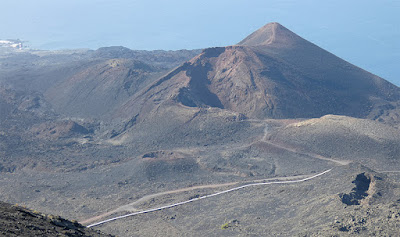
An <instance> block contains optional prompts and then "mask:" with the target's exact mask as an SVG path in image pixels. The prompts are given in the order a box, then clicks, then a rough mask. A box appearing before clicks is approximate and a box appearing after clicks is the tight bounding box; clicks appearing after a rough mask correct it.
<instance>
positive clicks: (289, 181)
mask: <svg viewBox="0 0 400 237" xmlns="http://www.w3.org/2000/svg"><path fill="white" fill-rule="evenodd" d="M331 170H332V169H329V170H325V171H323V172H321V173H318V174H316V175H313V176H310V177H307V178H303V179H295V180H287V181H272V182H261V183H251V184H246V185H242V186H239V187H236V188H231V189H228V190H225V191H221V192H217V193H213V194H209V195H205V196H201V197H198V198H193V199H190V200H187V201H183V202H178V203H174V204H170V205H166V206H161V207H157V208H153V209H149V210H144V211H138V212H134V213H129V214H126V215H122V216H117V217H114V218H110V219H107V220H103V221H100V222H97V223H93V224H90V225H88V226H87V227H94V226H98V225H101V224H104V223H107V222H111V221H115V220H119V219H122V218H126V217H130V216H136V215H140V214H145V213H150V212H155V211H160V210H164V209H167V208H172V207H176V206H180V205H183V204H187V203H191V202H195V201H199V200H202V199H205V198H211V197H214V196H218V195H221V194H225V193H229V192H233V191H236V190H239V189H243V188H246V187H252V186H260V185H270V184H293V183H300V182H305V181H308V180H310V179H314V178H317V177H319V176H321V175H324V174H326V173H328V172H330V171H331ZM284 178H287V177H284ZM276 179H279V178H276Z"/></svg>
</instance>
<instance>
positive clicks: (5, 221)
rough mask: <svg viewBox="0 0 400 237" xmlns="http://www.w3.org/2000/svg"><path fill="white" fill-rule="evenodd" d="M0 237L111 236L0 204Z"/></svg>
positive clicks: (37, 213)
mask: <svg viewBox="0 0 400 237" xmlns="http://www.w3.org/2000/svg"><path fill="white" fill-rule="evenodd" d="M0 235H1V236H10V237H11V236H27V237H28V236H49V237H50V236H82V237H84V236H92V237H101V236H110V237H111V236H112V235H107V234H103V233H101V232H99V231H95V230H92V229H88V228H85V227H84V226H82V225H81V224H79V223H78V222H71V221H68V220H66V219H63V218H61V217H59V216H52V215H45V214H42V213H39V212H36V211H31V210H29V209H26V208H24V207H20V206H13V205H11V204H8V203H4V202H0Z"/></svg>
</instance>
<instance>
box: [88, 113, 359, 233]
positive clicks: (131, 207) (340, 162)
mask: <svg viewBox="0 0 400 237" xmlns="http://www.w3.org/2000/svg"><path fill="white" fill-rule="evenodd" d="M249 122H262V123H264V125H265V127H264V134H263V136H262V138H260V139H259V140H257V141H255V142H252V143H250V144H247V145H246V146H250V145H252V144H254V143H256V142H262V143H266V144H268V145H271V146H274V147H277V148H279V149H283V150H286V151H289V152H292V153H296V154H300V155H305V156H308V157H311V158H314V159H319V160H324V161H329V162H333V163H336V164H338V165H340V166H342V165H347V164H349V163H350V162H351V161H348V160H337V159H332V158H328V157H324V156H321V155H318V154H313V153H306V152H301V151H298V150H296V149H295V148H290V147H287V146H284V145H282V144H275V143H272V142H271V141H268V140H267V137H268V130H269V125H268V123H267V122H266V121H265V120H255V119H252V120H249ZM329 171H330V170H328V171H324V172H322V173H320V174H317V175H314V176H311V178H314V177H318V176H320V175H322V174H324V173H326V172H329ZM299 177H300V176H292V177H280V178H271V179H262V180H253V181H249V182H258V181H262V182H260V183H252V184H247V185H243V186H240V187H236V188H232V189H229V190H225V191H222V192H218V193H215V194H210V195H206V196H203V197H199V198H194V199H191V200H188V201H185V202H181V203H175V204H171V205H168V206H164V207H160V208H155V209H150V210H145V211H139V210H137V209H136V208H134V206H135V205H138V204H139V203H142V202H144V201H146V200H149V199H151V198H155V197H159V196H162V195H167V194H175V193H180V192H185V191H192V190H195V189H205V188H219V187H226V186H232V185H237V184H239V182H231V183H222V184H210V185H200V186H193V187H188V188H182V189H176V190H171V191H165V192H160V193H155V194H150V195H146V196H144V197H142V198H140V199H138V200H136V201H135V202H132V203H129V204H126V205H123V206H120V207H118V208H116V209H114V210H111V211H109V212H106V213H103V214H101V215H98V216H95V217H92V218H89V219H86V220H83V221H81V223H82V224H89V223H93V222H95V221H98V220H101V219H103V218H106V217H108V216H110V215H113V214H115V213H118V212H123V211H136V212H133V213H130V214H127V215H123V216H118V217H114V218H110V219H107V220H104V221H101V222H97V223H93V224H91V225H88V227H92V226H96V225H100V224H103V223H106V222H109V221H113V220H117V219H121V218H125V217H128V216H133V215H138V214H143V213H148V212H153V211H158V210H162V209H166V208H170V207H174V206H178V205H182V204H185V203H189V202H193V201H196V200H200V199H204V198H207V197H212V196H216V195H220V194H223V193H227V192H231V191H234V190H238V189H241V188H244V187H248V186H254V185H265V184H274V183H285V182H288V183H290V182H302V180H303V179H300V180H289V181H276V182H269V183H266V181H268V180H283V179H286V180H287V179H288V178H299ZM301 177H304V175H303V176H301ZM304 179H305V180H304V181H306V180H308V179H310V177H307V178H304ZM242 183H243V182H242Z"/></svg>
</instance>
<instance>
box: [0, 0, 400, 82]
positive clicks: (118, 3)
mask: <svg viewBox="0 0 400 237" xmlns="http://www.w3.org/2000/svg"><path fill="white" fill-rule="evenodd" d="M399 12H400V0H363V1H361V0H352V1H348V0H347V1H344V0H335V1H331V0H324V1H321V0H301V1H299V0H202V1H199V0H196V1H194V0H35V1H33V0H3V1H1V2H0V39H21V40H25V41H28V43H27V44H28V45H30V47H31V48H37V49H72V48H91V49H97V48H99V47H104V46H113V45H121V46H125V47H128V48H131V49H145V50H154V49H164V50H177V49H199V48H207V47H214V46H227V45H233V44H235V43H237V42H239V41H241V40H242V39H243V38H245V37H246V36H247V35H249V34H250V33H252V32H253V31H255V30H257V29H258V28H260V27H261V26H263V25H265V24H267V23H269V22H279V23H281V24H282V25H284V26H285V27H287V28H288V29H290V30H291V31H293V32H295V33H296V34H298V35H300V36H301V37H303V38H305V39H307V40H309V41H311V42H313V43H315V44H317V45H318V46H320V47H322V48H324V49H326V50H328V51H330V52H331V53H333V54H335V55H337V56H339V57H341V58H343V59H345V60H347V61H349V62H350V63H353V64H355V65H356V66H359V67H361V68H363V69H366V70H367V71H370V72H372V73H374V74H376V75H378V76H381V77H383V78H385V79H387V80H389V81H391V82H392V83H394V84H396V85H398V86H400V14H399Z"/></svg>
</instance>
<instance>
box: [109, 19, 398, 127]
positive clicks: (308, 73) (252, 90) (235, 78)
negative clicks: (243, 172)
mask: <svg viewBox="0 0 400 237" xmlns="http://www.w3.org/2000/svg"><path fill="white" fill-rule="evenodd" d="M399 99H400V89H399V88H398V87H396V86H394V85H393V84H391V83H389V82H387V81H385V80H384V79H382V78H380V77H378V76H375V75H373V74H371V73H369V72H367V71H364V70H362V69H360V68H358V67H356V66H354V65H352V64H350V63H348V62H346V61H344V60H342V59H340V58H338V57H336V56H335V55H333V54H331V53H329V52H327V51H325V50H323V49H321V48H319V47H318V46H316V45H314V44H312V43H310V42H308V41H306V40H304V39H303V38H301V37H300V36H298V35H296V34H294V33H293V32H291V31H290V30H288V29H286V28H285V27H283V26H281V25H280V24H278V23H270V24H267V25H265V26H263V27H262V28H260V29H259V30H257V31H256V32H254V33H252V34H251V35H249V36H248V37H247V38H245V39H244V40H243V41H241V42H240V43H238V44H237V45H233V46H228V47H217V48H209V49H205V50H204V51H203V52H202V53H201V54H200V55H198V56H196V57H195V58H193V59H192V60H190V61H189V62H186V63H184V64H183V65H182V66H180V67H178V68H176V69H175V70H173V71H172V72H170V73H169V74H168V75H166V76H164V77H162V78H160V79H159V80H158V81H156V82H154V83H153V84H152V85H150V86H149V87H147V89H146V90H143V91H141V92H140V93H138V94H136V95H134V96H132V97H131V98H130V100H128V102H126V103H125V104H124V105H123V106H122V107H121V108H120V110H119V111H120V113H117V114H118V115H120V114H121V113H123V114H125V115H127V116H132V115H137V114H142V115H143V113H144V112H146V111H151V110H152V108H155V107H158V106H160V105H161V104H169V105H170V104H171V103H173V104H174V103H175V104H176V103H180V104H182V105H184V106H188V107H219V108H222V109H228V110H231V111H234V112H239V113H243V114H245V115H246V116H247V117H250V118H300V117H301V118H310V117H320V116H323V115H326V114H338V115H348V116H353V117H360V118H374V119H376V118H378V117H379V116H381V115H382V113H383V112H382V111H386V110H388V109H389V110H395V109H397V104H398V101H399ZM386 112H387V111H386ZM386 112H385V113H386ZM396 113H397V112H396Z"/></svg>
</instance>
